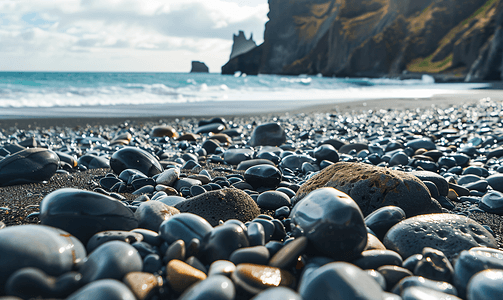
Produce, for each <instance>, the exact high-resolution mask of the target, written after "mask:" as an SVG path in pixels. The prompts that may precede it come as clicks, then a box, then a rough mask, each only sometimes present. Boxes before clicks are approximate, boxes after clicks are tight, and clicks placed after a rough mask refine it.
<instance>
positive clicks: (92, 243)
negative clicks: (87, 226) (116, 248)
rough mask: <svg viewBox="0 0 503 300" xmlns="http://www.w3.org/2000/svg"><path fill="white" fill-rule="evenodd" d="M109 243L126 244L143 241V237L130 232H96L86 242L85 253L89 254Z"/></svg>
mask: <svg viewBox="0 0 503 300" xmlns="http://www.w3.org/2000/svg"><path fill="white" fill-rule="evenodd" d="M109 241H122V242H126V243H128V244H133V243H136V242H141V241H143V235H142V234H140V233H136V232H132V231H120V230H108V231H102V232H98V233H96V234H95V235H93V236H92V237H91V239H89V242H87V246H86V249H87V253H91V252H93V251H94V249H96V248H98V247H99V246H101V245H102V244H104V243H106V242H109Z"/></svg>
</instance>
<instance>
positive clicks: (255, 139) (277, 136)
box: [248, 122, 286, 147]
mask: <svg viewBox="0 0 503 300" xmlns="http://www.w3.org/2000/svg"><path fill="white" fill-rule="evenodd" d="M285 142H286V133H285V130H284V129H283V128H282V127H281V125H280V124H278V123H273V122H271V123H265V124H260V125H258V126H257V127H255V129H254V130H253V132H252V134H251V137H250V140H249V141H248V144H249V145H250V146H253V147H255V146H280V145H282V144H283V143H285Z"/></svg>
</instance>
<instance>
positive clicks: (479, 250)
mask: <svg viewBox="0 0 503 300" xmlns="http://www.w3.org/2000/svg"><path fill="white" fill-rule="evenodd" d="M487 269H498V270H503V251H501V250H498V249H491V248H485V247H476V248H472V249H470V250H469V251H463V252H461V254H460V255H459V257H458V259H457V260H456V262H455V264H454V284H455V285H456V287H457V288H458V289H459V295H460V296H464V295H465V291H466V287H467V285H468V282H469V281H470V278H472V276H473V275H475V274H476V273H478V272H480V271H483V270H487Z"/></svg>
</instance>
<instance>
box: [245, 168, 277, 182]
mask: <svg viewBox="0 0 503 300" xmlns="http://www.w3.org/2000/svg"><path fill="white" fill-rule="evenodd" d="M244 179H245V180H246V182H248V183H249V184H250V185H251V186H253V187H254V188H259V187H267V188H276V187H277V186H278V185H279V183H280V182H281V172H280V170H278V168H276V167H274V166H271V165H256V166H253V167H250V168H248V169H247V170H246V171H245V174H244Z"/></svg>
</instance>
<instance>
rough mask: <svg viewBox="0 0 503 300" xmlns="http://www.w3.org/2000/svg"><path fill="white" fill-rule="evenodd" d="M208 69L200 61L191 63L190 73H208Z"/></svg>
mask: <svg viewBox="0 0 503 300" xmlns="http://www.w3.org/2000/svg"><path fill="white" fill-rule="evenodd" d="M209 72H210V69H208V67H207V66H206V65H205V64H204V63H203V62H201V61H195V60H193V61H192V69H191V70H190V73H209Z"/></svg>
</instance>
